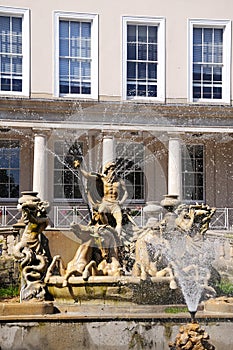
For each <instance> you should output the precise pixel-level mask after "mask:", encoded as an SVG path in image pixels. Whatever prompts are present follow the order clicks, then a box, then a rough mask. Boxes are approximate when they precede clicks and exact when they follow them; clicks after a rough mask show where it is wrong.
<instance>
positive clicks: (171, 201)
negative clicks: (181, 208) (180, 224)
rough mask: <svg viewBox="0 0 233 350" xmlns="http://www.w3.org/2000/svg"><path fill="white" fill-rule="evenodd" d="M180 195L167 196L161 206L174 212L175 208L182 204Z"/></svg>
mask: <svg viewBox="0 0 233 350" xmlns="http://www.w3.org/2000/svg"><path fill="white" fill-rule="evenodd" d="M178 198H179V196H178V194H165V195H164V199H163V200H162V201H161V203H160V204H161V206H162V207H163V208H165V209H167V210H168V211H174V210H175V208H176V207H177V206H178V205H179V204H180V200H179V199H178Z"/></svg>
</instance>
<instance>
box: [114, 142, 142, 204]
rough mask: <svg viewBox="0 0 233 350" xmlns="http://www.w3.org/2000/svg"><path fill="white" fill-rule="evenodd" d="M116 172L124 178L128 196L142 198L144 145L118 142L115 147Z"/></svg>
mask: <svg viewBox="0 0 233 350" xmlns="http://www.w3.org/2000/svg"><path fill="white" fill-rule="evenodd" d="M116 160H117V173H118V175H119V176H120V177H121V178H122V179H124V180H125V183H126V187H127V191H128V198H129V199H130V200H132V201H142V200H144V183H145V180H144V172H143V164H144V147H143V145H142V144H139V143H118V144H117V147H116Z"/></svg>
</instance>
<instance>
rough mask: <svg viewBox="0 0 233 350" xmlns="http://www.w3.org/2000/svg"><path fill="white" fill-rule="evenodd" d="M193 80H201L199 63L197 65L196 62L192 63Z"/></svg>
mask: <svg viewBox="0 0 233 350" xmlns="http://www.w3.org/2000/svg"><path fill="white" fill-rule="evenodd" d="M193 81H195V82H200V81H201V65H198V64H194V65H193Z"/></svg>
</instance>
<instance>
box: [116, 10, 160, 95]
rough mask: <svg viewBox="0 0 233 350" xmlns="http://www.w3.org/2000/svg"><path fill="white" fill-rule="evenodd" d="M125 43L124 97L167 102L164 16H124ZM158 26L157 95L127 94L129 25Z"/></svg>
mask: <svg viewBox="0 0 233 350" xmlns="http://www.w3.org/2000/svg"><path fill="white" fill-rule="evenodd" d="M122 20H123V30H122V35H123V45H122V51H123V52H122V60H123V61H122V63H123V67H122V71H123V73H122V77H123V81H122V97H123V99H124V100H135V101H137V100H143V101H151V102H155V101H159V102H165V18H164V17H130V16H123V18H122ZM128 24H139V25H143V24H145V25H150V24H151V25H153V26H158V70H157V79H158V82H157V97H142V96H133V97H128V96H127V25H128Z"/></svg>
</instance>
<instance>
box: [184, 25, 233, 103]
mask: <svg viewBox="0 0 233 350" xmlns="http://www.w3.org/2000/svg"><path fill="white" fill-rule="evenodd" d="M194 27H195V28H198V27H199V28H208V27H209V28H222V29H223V70H222V99H216V100H215V99H204V98H203V99H194V98H193V28H194ZM230 77H231V21H230V20H208V19H189V20H188V100H189V102H202V103H205V102H207V103H218V104H219V103H226V104H229V103H230V99H231V94H230V91H231V87H230V84H231V78H230Z"/></svg>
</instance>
